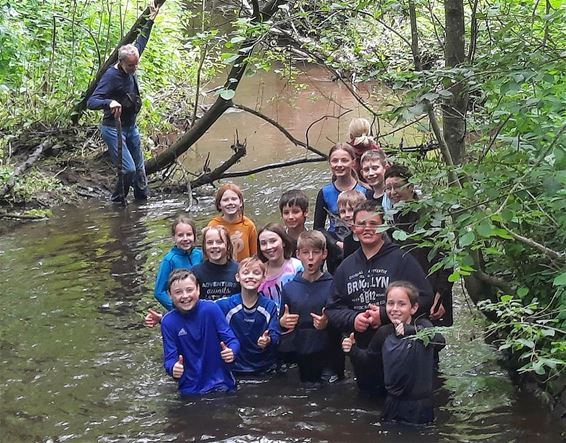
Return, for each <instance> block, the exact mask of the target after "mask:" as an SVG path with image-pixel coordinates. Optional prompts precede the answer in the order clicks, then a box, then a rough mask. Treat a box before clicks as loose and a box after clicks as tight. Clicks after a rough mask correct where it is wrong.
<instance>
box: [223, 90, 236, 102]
mask: <svg viewBox="0 0 566 443" xmlns="http://www.w3.org/2000/svg"><path fill="white" fill-rule="evenodd" d="M235 95H236V91H233V90H231V89H222V90H221V91H220V97H222V98H223V99H224V100H232V99H233V98H234V96H235Z"/></svg>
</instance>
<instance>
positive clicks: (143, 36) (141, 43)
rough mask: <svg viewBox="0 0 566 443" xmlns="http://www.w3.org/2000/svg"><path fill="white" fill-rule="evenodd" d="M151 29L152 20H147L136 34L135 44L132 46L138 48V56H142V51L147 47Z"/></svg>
mask: <svg viewBox="0 0 566 443" xmlns="http://www.w3.org/2000/svg"><path fill="white" fill-rule="evenodd" d="M152 28H153V20H147V21H146V22H145V25H144V27H143V28H142V30H141V31H140V33H139V34H138V38H136V42H135V43H134V46H135V47H136V48H138V52H139V53H140V56H141V55H142V52H143V51H144V49H145V47H146V45H147V42H148V40H149V35H150V34H151V29H152Z"/></svg>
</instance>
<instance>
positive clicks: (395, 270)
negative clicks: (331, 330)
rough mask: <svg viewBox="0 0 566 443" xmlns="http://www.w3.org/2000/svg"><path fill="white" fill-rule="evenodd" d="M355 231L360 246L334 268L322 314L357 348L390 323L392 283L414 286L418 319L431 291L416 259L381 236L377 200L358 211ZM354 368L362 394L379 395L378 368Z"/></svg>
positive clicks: (429, 302) (425, 310) (426, 307)
mask: <svg viewBox="0 0 566 443" xmlns="http://www.w3.org/2000/svg"><path fill="white" fill-rule="evenodd" d="M353 230H354V233H355V234H356V236H357V237H358V239H359V240H360V248H359V249H358V250H357V251H356V252H354V253H353V254H352V255H350V256H349V257H347V258H346V259H345V260H344V261H343V262H342V263H341V264H340V266H339V267H338V269H337V270H336V273H335V275H334V286H333V289H332V297H331V300H330V302H329V304H328V306H327V309H326V314H327V315H328V319H329V322H330V325H331V326H333V327H335V328H336V329H338V330H340V331H342V332H344V333H347V334H350V333H351V332H355V339H356V343H357V345H358V346H359V347H360V348H361V349H366V348H367V346H368V344H369V342H370V340H371V339H372V337H373V335H374V334H375V331H376V330H377V328H379V327H380V326H381V325H383V324H386V323H390V320H389V318H388V317H387V314H386V312H385V291H386V288H387V286H389V283H390V282H394V281H397V280H405V281H408V282H409V283H412V284H413V285H415V286H416V287H417V289H418V291H419V303H418V306H419V310H418V312H417V316H420V315H423V314H424V315H426V314H427V313H428V310H429V309H430V307H431V305H432V288H431V287H430V284H429V283H428V281H427V279H426V275H425V273H424V272H423V270H422V268H421V267H420V265H419V263H418V262H417V261H416V259H415V258H414V257H413V256H412V255H411V254H409V253H408V252H404V251H402V250H401V249H400V248H399V246H398V245H396V244H394V243H391V242H390V241H389V240H388V239H387V237H386V236H384V234H383V231H384V228H383V218H382V210H381V207H380V206H379V204H378V203H377V202H375V201H371V200H366V201H364V202H362V203H360V204H359V205H358V206H357V207H356V209H355V210H354V224H353ZM353 367H354V373H355V375H356V381H357V383H358V387H359V388H360V389H361V390H362V391H366V392H369V393H371V394H381V393H383V389H382V387H383V371H382V368H381V367H379V366H377V367H376V365H369V366H365V365H357V364H355V363H354V365H353Z"/></svg>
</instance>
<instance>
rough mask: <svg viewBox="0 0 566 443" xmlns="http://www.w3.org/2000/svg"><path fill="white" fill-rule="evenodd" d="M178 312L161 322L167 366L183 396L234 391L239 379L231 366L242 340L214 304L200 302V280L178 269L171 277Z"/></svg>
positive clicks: (166, 316)
mask: <svg viewBox="0 0 566 443" xmlns="http://www.w3.org/2000/svg"><path fill="white" fill-rule="evenodd" d="M169 295H170V296H171V299H172V300H173V305H174V307H175V309H174V310H172V311H169V312H167V313H166V314H165V315H164V316H163V319H162V320H161V334H162V336H163V366H164V367H165V371H167V373H168V374H169V375H171V376H172V377H173V378H175V379H177V380H178V382H179V393H180V394H181V395H200V394H206V393H208V392H215V391H232V390H234V389H235V388H236V380H235V379H234V377H233V375H232V374H231V372H230V369H229V368H228V366H227V363H232V362H233V361H234V358H235V357H236V355H237V354H238V352H239V350H240V343H239V342H238V339H237V338H236V336H235V335H234V333H233V332H232V330H231V329H230V327H229V326H228V323H226V320H225V319H224V315H222V311H221V310H220V308H219V307H218V306H217V305H216V304H215V303H214V302H212V301H209V300H199V295H200V290H199V287H198V284H197V279H196V277H195V276H194V274H193V273H192V272H191V271H188V270H186V269H178V270H175V271H173V272H172V273H171V276H170V277H169Z"/></svg>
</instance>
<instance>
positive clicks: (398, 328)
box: [392, 319, 405, 335]
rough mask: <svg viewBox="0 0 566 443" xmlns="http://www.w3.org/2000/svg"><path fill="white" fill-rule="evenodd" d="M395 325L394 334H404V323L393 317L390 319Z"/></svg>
mask: <svg viewBox="0 0 566 443" xmlns="http://www.w3.org/2000/svg"><path fill="white" fill-rule="evenodd" d="M392 323H393V324H394V325H395V335H404V334H405V323H403V322H402V321H401V320H399V319H395V320H393V321H392Z"/></svg>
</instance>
